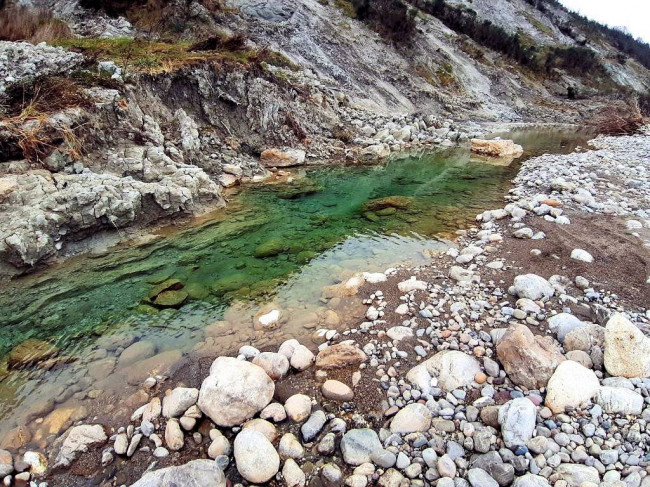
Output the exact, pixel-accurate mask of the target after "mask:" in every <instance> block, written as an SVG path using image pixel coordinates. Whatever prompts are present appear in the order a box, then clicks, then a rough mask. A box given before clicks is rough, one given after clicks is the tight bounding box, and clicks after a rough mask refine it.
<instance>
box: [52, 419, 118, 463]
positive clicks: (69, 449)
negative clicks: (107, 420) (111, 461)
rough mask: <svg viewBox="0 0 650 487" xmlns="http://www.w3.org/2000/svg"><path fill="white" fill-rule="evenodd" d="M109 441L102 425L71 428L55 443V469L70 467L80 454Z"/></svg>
mask: <svg viewBox="0 0 650 487" xmlns="http://www.w3.org/2000/svg"><path fill="white" fill-rule="evenodd" d="M107 440H108V437H107V436H106V433H104V427H103V426H102V425H100V424H94V425H89V424H84V425H81V426H74V427H72V428H70V429H69V430H68V431H66V432H65V433H64V434H63V436H61V437H60V438H58V439H57V440H56V441H55V442H54V445H53V451H54V452H56V456H55V458H56V460H55V462H54V467H59V466H61V467H69V466H70V465H71V464H72V462H73V461H75V460H76V459H77V456H79V454H81V453H85V452H87V451H88V449H89V448H90V447H91V446H95V445H101V444H104V443H106V441H107ZM57 450H58V452H57Z"/></svg>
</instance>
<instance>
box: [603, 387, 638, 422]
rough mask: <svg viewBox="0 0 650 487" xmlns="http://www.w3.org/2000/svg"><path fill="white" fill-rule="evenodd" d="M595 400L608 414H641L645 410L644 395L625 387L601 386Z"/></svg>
mask: <svg viewBox="0 0 650 487" xmlns="http://www.w3.org/2000/svg"><path fill="white" fill-rule="evenodd" d="M594 401H595V402H596V404H599V405H600V406H601V407H602V408H603V411H605V412H606V413H608V414H634V415H639V414H641V411H642V410H643V396H642V395H641V394H639V393H638V392H634V391H631V390H630V389H627V388H625V387H609V386H605V387H601V388H600V389H599V390H598V393H597V394H596V398H595V399H594Z"/></svg>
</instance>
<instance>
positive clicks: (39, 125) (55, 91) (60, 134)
mask: <svg viewBox="0 0 650 487" xmlns="http://www.w3.org/2000/svg"><path fill="white" fill-rule="evenodd" d="M7 96H8V97H7V98H5V100H6V102H5V104H6V105H5V112H4V114H5V115H6V117H5V118H3V119H2V120H1V124H2V128H3V129H5V130H7V131H9V133H11V135H12V138H13V139H14V140H15V144H16V145H17V146H18V147H19V148H20V150H21V151H22V154H23V157H24V158H25V159H27V160H29V161H30V162H33V163H36V162H39V161H42V160H43V159H44V158H45V157H47V156H48V155H49V154H50V153H51V152H52V151H53V150H54V149H55V148H57V147H58V148H60V149H62V150H63V151H64V152H66V153H68V154H69V155H70V156H71V157H72V158H73V159H76V158H78V157H80V156H81V154H82V152H83V149H82V144H81V141H80V139H79V137H78V135H77V133H76V131H77V130H78V129H79V127H78V126H77V127H74V128H70V127H65V126H59V125H57V126H56V127H54V126H52V125H51V124H50V122H49V119H50V115H51V114H52V113H56V112H60V111H62V110H65V109H67V108H74V107H80V106H88V105H89V104H90V103H91V100H89V99H88V97H86V96H85V95H84V93H83V91H82V89H81V87H80V86H79V85H78V84H77V83H75V82H74V81H72V80H70V79H67V78H57V77H51V78H44V79H41V80H37V81H36V82H34V83H29V84H25V85H22V86H14V87H12V89H11V91H10V92H9V93H7Z"/></svg>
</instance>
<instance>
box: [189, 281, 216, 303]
mask: <svg viewBox="0 0 650 487" xmlns="http://www.w3.org/2000/svg"><path fill="white" fill-rule="evenodd" d="M183 289H184V290H185V292H187V294H188V295H189V297H190V298H191V299H205V298H207V297H208V296H209V295H210V290H209V289H208V288H207V287H205V286H204V285H203V284H200V283H198V282H193V283H191V284H188V285H187V286H185V287H184V288H183Z"/></svg>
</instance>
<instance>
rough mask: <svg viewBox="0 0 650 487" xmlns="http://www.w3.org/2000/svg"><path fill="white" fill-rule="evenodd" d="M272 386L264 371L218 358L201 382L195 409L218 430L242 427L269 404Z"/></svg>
mask: <svg viewBox="0 0 650 487" xmlns="http://www.w3.org/2000/svg"><path fill="white" fill-rule="evenodd" d="M274 392H275V384H274V383H273V381H272V380H271V378H270V377H269V376H268V375H267V374H266V372H264V369H262V368H261V367H258V366H257V365H254V364H251V363H249V362H243V361H241V360H237V359H235V358H231V357H219V358H217V359H216V360H215V361H214V362H213V363H212V366H211V367H210V375H209V376H208V377H207V378H206V379H205V380H204V381H203V384H202V385H201V391H200V393H199V400H198V406H199V408H201V411H203V413H204V414H206V415H207V416H208V417H209V418H210V419H212V421H214V422H215V423H216V424H217V425H219V426H225V427H232V426H238V425H240V424H242V423H243V422H244V421H246V420H247V419H250V418H252V417H253V416H254V415H255V414H256V413H258V412H259V411H261V410H262V409H264V407H265V406H266V405H267V404H268V403H269V402H271V399H272V398H273V393H274Z"/></svg>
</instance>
